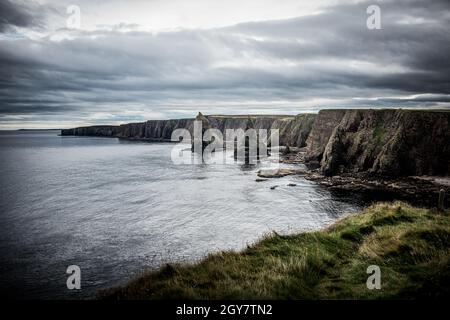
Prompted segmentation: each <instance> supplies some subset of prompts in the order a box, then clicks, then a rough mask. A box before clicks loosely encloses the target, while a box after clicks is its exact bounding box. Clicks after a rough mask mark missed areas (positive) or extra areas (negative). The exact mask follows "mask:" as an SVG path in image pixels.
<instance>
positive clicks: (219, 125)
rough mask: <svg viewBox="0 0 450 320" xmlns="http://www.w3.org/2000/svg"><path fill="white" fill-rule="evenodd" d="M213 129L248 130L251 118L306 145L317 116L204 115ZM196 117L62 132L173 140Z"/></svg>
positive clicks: (289, 141)
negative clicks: (172, 137) (173, 134)
mask: <svg viewBox="0 0 450 320" xmlns="http://www.w3.org/2000/svg"><path fill="white" fill-rule="evenodd" d="M205 117H206V118H207V119H208V122H209V124H210V125H211V127H212V128H216V129H219V130H220V131H221V132H223V133H225V131H226V129H239V128H241V129H245V127H246V125H247V121H248V119H249V118H251V120H252V122H253V124H254V128H255V129H266V130H270V129H278V130H279V132H280V144H281V145H289V146H292V147H303V146H305V143H306V138H307V137H308V135H309V132H310V131H311V128H312V124H313V122H314V119H315V117H316V115H314V114H301V115H297V116H270V115H267V116H266V115H261V116H253V115H251V116H222V115H209V116H205ZM193 123H194V119H172V120H149V121H146V122H142V123H129V124H124V125H120V126H92V127H80V128H74V129H64V130H62V131H61V135H63V136H68V135H79V136H104V137H118V138H125V139H137V140H150V141H170V139H171V135H172V132H173V131H174V130H175V129H182V128H184V129H188V130H189V131H190V132H191V133H192V131H193Z"/></svg>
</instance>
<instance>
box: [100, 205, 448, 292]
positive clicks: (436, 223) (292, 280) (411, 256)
mask: <svg viewBox="0 0 450 320" xmlns="http://www.w3.org/2000/svg"><path fill="white" fill-rule="evenodd" d="M449 214H450V212H448V211H447V212H446V213H444V212H437V211H434V210H428V209H421V208H414V207H411V206H409V205H407V204H405V203H401V202H395V203H379V204H376V205H373V206H371V207H369V208H367V209H365V210H364V211H363V212H361V213H359V214H356V215H351V216H348V217H346V218H344V219H342V220H340V221H338V222H337V223H335V224H334V225H332V226H331V227H329V228H328V229H326V230H323V231H317V232H312V233H301V234H297V235H290V236H281V235H277V234H274V235H270V236H266V237H265V238H264V239H262V240H261V241H259V242H258V243H256V244H254V245H252V246H249V247H248V248H247V249H246V250H244V251H242V252H219V253H216V254H211V255H209V256H208V257H207V258H205V259H204V260H202V261H200V262H198V263H196V264H193V265H166V266H165V267H163V268H161V269H160V270H158V271H155V272H149V273H146V274H144V275H142V276H140V277H139V278H137V279H135V280H134V281H132V282H130V283H129V284H128V285H126V286H124V287H121V288H115V289H110V290H106V291H103V292H100V293H99V298H109V299H168V298H169V299H170V298H187V299H378V298H383V299H391V298H401V299H402V298H420V297H444V296H445V297H447V296H448V295H449V290H450V215H449ZM369 265H378V266H379V267H380V269H381V289H380V290H377V289H374V290H369V289H367V286H366V281H367V278H368V276H369V275H368V274H367V273H366V270H367V267H368V266H369Z"/></svg>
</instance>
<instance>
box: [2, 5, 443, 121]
mask: <svg viewBox="0 0 450 320" xmlns="http://www.w3.org/2000/svg"><path fill="white" fill-rule="evenodd" d="M371 5H376V6H378V8H379V9H380V11H379V12H380V15H379V20H376V21H378V22H379V27H380V28H375V29H374V28H372V27H371V28H369V27H368V22H367V21H368V19H369V21H371V22H372V23H373V21H374V20H373V18H374V17H375V16H374V15H373V11H369V13H368V7H369V6H371ZM73 6H76V7H73ZM74 8H75V9H76V10H75V11H74V10H73V9H74ZM77 10H79V11H77ZM78 12H79V19H77V17H78V15H77V13H78ZM375 18H376V17H375ZM371 25H372V26H373V24H371ZM449 25H450V1H448V0H422V1H419V0H387V1H377V0H369V1H366V0H362V1H356V0H341V1H333V0H316V1H300V0H295V1H294V0H227V1H218V0H189V1H186V0H147V1H144V0H109V1H106V0H91V1H88V0H78V1H76V0H71V1H66V0H35V1H23V0H14V1H12V0H1V1H0V129H18V128H69V127H76V126H83V125H93V124H121V123H128V122H142V121H146V120H150V119H170V118H189V117H194V116H195V115H196V114H197V113H198V112H199V111H201V112H203V113H204V114H298V113H302V112H317V111H318V110H320V109H325V108H399V107H400V108H426V109H436V108H445V109H450V58H449V56H450V54H449V53H450V30H449Z"/></svg>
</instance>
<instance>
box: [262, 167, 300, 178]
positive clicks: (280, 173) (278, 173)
mask: <svg viewBox="0 0 450 320" xmlns="http://www.w3.org/2000/svg"><path fill="white" fill-rule="evenodd" d="M303 173H305V171H304V170H301V169H264V170H259V171H258V173H257V174H258V177H260V178H281V177H285V176H289V175H293V174H303Z"/></svg>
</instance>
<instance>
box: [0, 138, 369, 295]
mask: <svg viewBox="0 0 450 320" xmlns="http://www.w3.org/2000/svg"><path fill="white" fill-rule="evenodd" d="M58 134H59V131H3V132H0V159H1V166H0V191H1V198H0V256H1V265H0V286H1V293H2V295H6V296H8V297H11V298H37V299H53V298H57V299H73V298H90V297H92V296H93V295H94V294H95V292H96V291H97V290H98V289H101V288H107V287H110V286H115V285H118V284H123V283H125V282H126V281H127V280H129V279H131V278H133V277H135V276H137V275H139V273H140V272H142V271H144V270H149V269H151V268H156V267H158V266H160V265H161V264H163V263H167V262H177V261H195V260H198V259H200V258H202V257H203V256H205V255H206V254H207V253H210V252H214V251H217V250H224V249H235V250H239V249H242V248H244V247H245V246H246V245H247V244H249V243H252V242H254V241H256V240H258V239H259V238H260V237H261V236H262V235H263V234H265V233H268V232H271V231H272V230H275V231H277V232H278V233H292V232H297V231H305V230H316V229H319V228H323V227H325V226H327V225H329V224H331V223H332V222H333V221H335V220H336V219H337V218H339V217H341V216H342V215H344V214H348V213H351V212H354V211H356V210H358V209H359V208H360V205H359V204H358V203H356V200H355V199H345V198H339V199H337V198H334V197H333V196H332V195H331V194H330V193H329V192H328V191H326V190H324V189H322V188H320V187H318V186H317V185H315V184H314V183H313V182H309V181H306V180H305V179H303V178H302V177H300V176H290V177H284V178H281V179H271V180H270V181H265V182H256V181H255V179H256V171H257V170H259V169H261V168H267V167H271V166H273V164H272V163H268V162H263V163H261V164H260V165H257V166H254V167H246V166H242V165H239V164H234V165H205V164H199V165H181V166H180V165H175V164H173V163H172V161H171V158H170V153H171V150H172V148H173V146H174V145H173V144H169V143H142V142H130V141H124V140H119V139H114V138H97V137H60V136H58ZM289 183H295V184H297V185H296V186H287V185H288V184H289ZM273 185H279V187H278V188H277V189H275V190H270V187H271V186H273ZM69 265H78V266H80V268H81V287H82V289H81V290H79V291H74V290H68V289H67V287H66V279H67V277H68V275H67V274H66V268H67V267H68V266H69Z"/></svg>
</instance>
